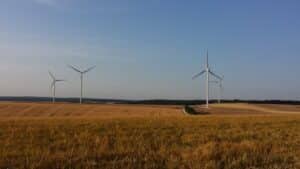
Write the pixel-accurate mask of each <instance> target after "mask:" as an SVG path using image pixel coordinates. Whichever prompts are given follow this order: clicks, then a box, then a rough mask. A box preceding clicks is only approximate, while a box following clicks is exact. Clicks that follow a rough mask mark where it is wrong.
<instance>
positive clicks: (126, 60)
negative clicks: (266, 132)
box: [0, 0, 300, 100]
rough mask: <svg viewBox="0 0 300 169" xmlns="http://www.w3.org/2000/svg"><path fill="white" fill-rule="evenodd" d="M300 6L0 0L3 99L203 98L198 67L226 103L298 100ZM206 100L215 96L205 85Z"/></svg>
mask: <svg viewBox="0 0 300 169" xmlns="http://www.w3.org/2000/svg"><path fill="white" fill-rule="evenodd" d="M299 7H300V2H298V1H296V0H288V1H284V2H283V1H279V0H278V1H277V0H276V1H271V0H267V1H258V0H254V1H247V2H246V1H243V2H242V1H237V0H229V1H226V2H225V1H224V2H221V1H208V0H207V1H201V2H199V1H196V0H191V1H188V2H187V1H185V2H184V1H170V0H166V1H160V0H151V1H143V2H141V1H138V0H125V1H124V0H123V1H121V0H111V1H104V0H90V1H83V0H22V1H20V0H3V1H1V2H0V25H1V27H0V37H1V38H0V58H1V62H0V77H1V82H0V86H1V87H0V96H42V97H45V96H46V97H48V96H49V95H50V83H51V79H50V77H49V75H48V70H50V71H51V72H53V74H55V76H56V77H58V78H63V79H66V80H67V82H66V83H60V84H57V96H58V97H66V98H67V97H78V96H79V89H80V79H79V75H78V74H77V73H75V72H74V71H73V70H71V69H70V68H68V67H67V65H68V64H71V65H74V66H77V67H79V68H82V69H84V68H88V67H89V66H93V65H96V66H97V67H96V68H95V69H94V70H92V71H91V72H90V73H88V74H87V75H86V76H85V81H84V83H85V89H84V95H85V97H89V98H112V99H204V98H205V83H204V77H201V78H199V79H197V80H192V76H193V75H195V74H196V73H198V72H200V71H201V70H202V69H203V68H204V64H205V49H206V48H208V50H209V56H210V57H209V59H210V66H211V67H212V69H213V70H214V71H215V72H216V73H218V74H221V75H224V76H225V81H224V88H225V93H224V98H225V99H259V100H264V99H280V100H300V90H299V86H300V80H299V79H298V78H297V77H298V73H299V72H300V67H299V63H300V57H299V54H300V48H299V44H300V41H299V39H300V20H299V16H300V11H299ZM211 90H212V98H216V96H217V92H218V88H217V86H216V85H212V88H211Z"/></svg>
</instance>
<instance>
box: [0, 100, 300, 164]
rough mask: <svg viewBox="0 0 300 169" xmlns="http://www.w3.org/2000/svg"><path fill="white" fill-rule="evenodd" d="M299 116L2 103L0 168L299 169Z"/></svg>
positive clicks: (225, 109) (245, 110) (228, 108)
mask: <svg viewBox="0 0 300 169" xmlns="http://www.w3.org/2000/svg"><path fill="white" fill-rule="evenodd" d="M247 106H248V107H247ZM249 106H250V108H249ZM253 107H255V109H254V108H253ZM258 107H259V109H257V108H258ZM261 107H262V108H263V109H261ZM200 109H201V108H200ZM299 109H300V108H299V107H297V106H281V105H245V104H244V105H236V106H233V105H225V104H224V105H213V106H212V108H211V109H210V110H209V111H211V112H210V113H211V114H209V115H200V116H186V115H184V114H183V113H182V107H181V106H149V105H147V106H146V105H75V104H64V103H58V104H55V105H52V104H47V103H10V102H1V103H0V168H30V169H31V168H42V169H44V168H53V169H54V168H122V169H123V168H125V169H126V168H128V169H132V168H137V169H139V168H178V169H181V168H187V169H188V168H195V169H198V168H199V169H239V168H240V169H244V168H253V169H256V168H257V169H258V168H259V169H260V168H265V169H269V168H271V169H273V168H274V169H276V168H278V169H282V168H283V169H284V168H286V169H293V168H295V169H298V168H300V158H299V157H300V114H298V113H295V112H297V111H298V110H299ZM266 110H268V111H266ZM271 110H273V111H275V112H273V113H272V112H270V111H271ZM278 111H280V112H278ZM230 112H233V113H232V114H230ZM239 112H241V113H239ZM287 112H294V113H287ZM239 114H243V115H242V116H240V115H239Z"/></svg>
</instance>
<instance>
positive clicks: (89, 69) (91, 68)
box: [82, 66, 96, 73]
mask: <svg viewBox="0 0 300 169" xmlns="http://www.w3.org/2000/svg"><path fill="white" fill-rule="evenodd" d="M95 67H96V66H93V67H90V68H88V69H87V70H85V71H83V72H82V73H87V72H89V71H91V70H93V69H94V68H95Z"/></svg>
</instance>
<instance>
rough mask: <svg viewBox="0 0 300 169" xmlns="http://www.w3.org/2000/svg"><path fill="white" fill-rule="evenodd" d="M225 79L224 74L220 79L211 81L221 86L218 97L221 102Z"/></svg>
mask: <svg viewBox="0 0 300 169" xmlns="http://www.w3.org/2000/svg"><path fill="white" fill-rule="evenodd" d="M223 80H224V76H222V79H218V81H210V82H211V83H215V84H218V86H219V97H218V103H219V104H220V103H221V100H222V95H223V91H224V87H223Z"/></svg>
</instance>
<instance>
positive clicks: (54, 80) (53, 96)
mask: <svg viewBox="0 0 300 169" xmlns="http://www.w3.org/2000/svg"><path fill="white" fill-rule="evenodd" d="M49 75H50V77H51V78H52V83H51V90H52V102H53V103H55V94H56V93H55V92H56V83H57V82H64V81H65V80H62V79H56V78H55V76H54V75H53V74H52V73H51V72H50V71H49Z"/></svg>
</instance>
